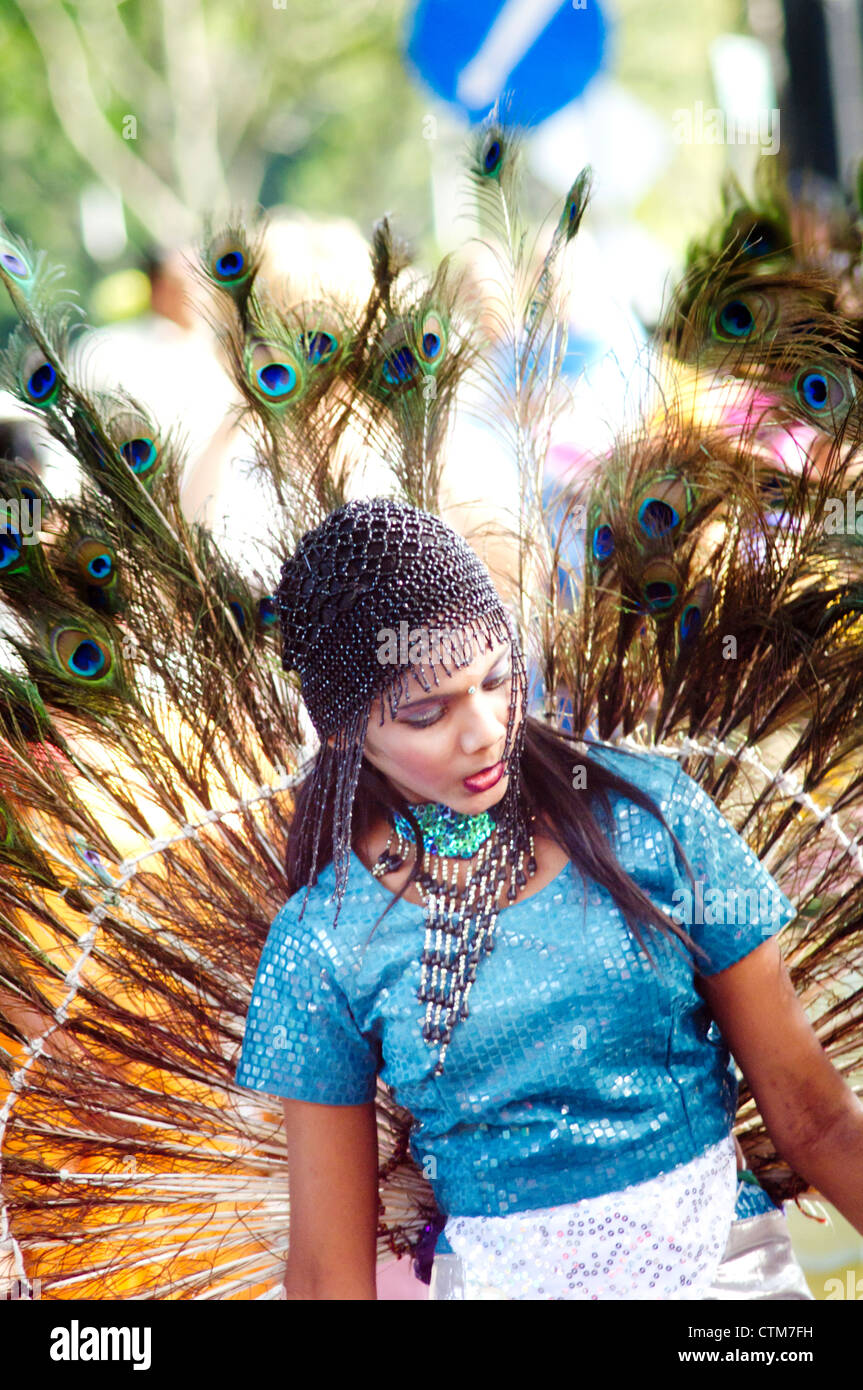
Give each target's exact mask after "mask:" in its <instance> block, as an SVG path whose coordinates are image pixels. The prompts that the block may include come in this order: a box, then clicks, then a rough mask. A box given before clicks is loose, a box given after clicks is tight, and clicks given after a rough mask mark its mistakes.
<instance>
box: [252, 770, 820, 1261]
mask: <svg viewBox="0 0 863 1390" xmlns="http://www.w3.org/2000/svg"><path fill="white" fill-rule="evenodd" d="M590 757H595V758H598V759H600V760H601V761H602V762H604V764H605V765H606V766H608V767H610V768H611V769H612V770H613V771H616V772H618V773H620V774H621V775H622V776H623V777H625V778H627V780H628V781H630V782H633V783H634V784H636V785H637V786H639V787H640V788H641V789H642V790H643V791H645V792H647V793H648V794H649V795H651V796H652V797H653V798H654V800H655V801H656V802H657V804H658V805H659V806H660V809H661V810H662V812H663V814H664V816H665V818H666V820H667V821H668V823H669V824H670V826H671V828H672V829H673V830H674V832H675V834H676V835H677V837H678V839H679V840H680V842H681V844H682V846H683V849H684V851H685V853H686V855H687V858H688V860H689V863H690V866H691V869H692V873H693V876H694V878H695V893H694V894H693V893H691V891H689V890H690V887H691V886H690V884H689V881H688V880H687V878H686V876H685V871H684V870H683V869H682V867H681V866H680V864H679V861H678V860H677V858H676V856H675V854H674V849H673V845H672V843H671V840H670V838H669V836H668V834H667V832H666V831H665V830H664V828H663V827H662V826H661V825H660V823H659V822H658V821H657V820H656V818H655V817H653V816H651V815H650V814H649V813H648V812H646V811H643V810H642V809H641V808H640V807H638V806H636V805H635V804H634V803H633V802H632V801H630V800H629V799H628V798H626V797H622V796H618V795H616V794H614V793H611V794H610V800H611V804H612V809H613V812H614V820H615V841H614V848H615V851H616V854H617V857H618V859H619V860H620V862H621V863H622V865H623V867H624V868H625V869H626V870H627V872H628V873H630V874H631V875H632V877H633V878H634V879H635V880H636V882H637V883H638V884H639V885H640V886H641V887H642V888H643V889H644V890H645V891H646V892H647V893H648V894H649V895H650V896H651V898H652V899H653V901H654V902H656V903H657V904H658V906H659V907H660V908H662V909H664V910H665V911H666V912H669V913H670V912H672V911H674V910H676V912H677V918H678V920H682V922H683V925H684V926H685V927H686V930H687V931H688V932H689V934H690V936H691V937H692V938H693V939H694V940H695V941H696V943H697V944H698V945H699V946H700V947H702V949H703V950H704V951H706V952H707V957H706V958H704V959H703V960H702V963H701V965H700V970H701V973H702V974H705V975H709V974H714V973H718V972H719V971H721V970H725V969H727V967H729V966H731V965H733V964H734V963H735V962H736V961H738V960H740V959H741V958H742V957H743V956H745V955H747V954H748V953H749V952H750V951H752V950H754V949H755V948H756V947H757V946H759V945H761V944H762V942H764V941H765V940H766V939H767V938H768V937H769V936H772V935H773V934H774V933H775V932H777V931H778V930H779V928H780V927H781V926H783V925H785V923H786V922H787V921H789V920H791V918H792V917H793V916H794V915H795V909H794V908H793V906H792V905H791V903H790V902H789V901H788V899H787V898H786V897H785V896H784V895H783V894H781V893H780V891H779V889H778V887H777V885H776V883H775V881H774V880H773V878H772V877H771V876H770V875H769V874H768V873H767V871H766V870H765V869H764V868H763V867H762V865H761V864H760V863H759V861H758V859H757V858H756V857H755V855H754V854H753V853H752V851H751V850H750V849H749V848H748V846H747V845H746V843H745V842H744V840H743V839H742V838H741V837H740V836H739V835H738V834H737V833H736V832H735V831H734V830H733V829H732V828H731V826H730V825H729V824H728V823H727V821H726V820H725V819H724V817H723V816H722V815H721V814H720V812H719V811H718V810H717V808H716V807H715V805H714V804H713V802H712V801H711V800H710V798H709V797H708V796H707V795H706V794H705V793H704V792H703V791H702V790H701V789H700V788H699V787H698V785H697V784H696V783H695V782H694V781H693V780H692V778H690V777H689V776H688V775H687V774H686V773H685V772H684V771H683V769H682V768H680V767H679V766H678V765H677V763H676V762H675V761H674V760H673V759H668V758H665V757H662V756H660V755H658V754H654V753H643V752H638V753H632V754H631V753H628V752H626V751H624V750H622V749H617V748H610V747H606V746H604V745H599V744H591V745H590ZM334 886H335V877H334V872H333V866H332V864H330V865H328V866H327V868H326V869H325V870H324V871H323V872H322V873H321V874H320V875H319V878H318V882H317V884H316V885H315V887H314V888H313V889H312V891H311V893H310V895H309V899H308V903H307V906H306V911H305V915H304V917H303V920H302V922H298V920H297V919H298V913H299V908H300V905H301V903H302V899H303V893H302V892H300V893H298V894H296V895H295V896H294V897H292V898H291V899H290V900H289V901H288V902H287V904H286V905H285V906H284V907H283V908H282V910H281V912H280V913H279V914H278V916H277V917H276V919H275V921H274V922H273V925H272V928H271V930H270V933H269V936H268V938H267V942H266V945H265V947H264V950H263V953H262V955H261V960H260V965H259V968H258V973H257V978H256V981H255V986H254V990H253V994H252V1002H251V1006H250V1008H249V1013H248V1018H247V1022H246V1033H245V1039H244V1044H243V1050H242V1056H241V1059H240V1063H239V1068H238V1071H237V1081H238V1082H239V1083H240V1084H241V1085H243V1086H246V1087H249V1088H251V1089H252V1090H256V1091H262V1092H264V1093H266V1094H268V1095H278V1096H285V1097H291V1098H295V1099H298V1100H305V1101H317V1102H320V1103H323V1104H327V1105H357V1104H360V1103H362V1102H366V1101H370V1100H372V1099H373V1098H374V1095H375V1089H376V1076H377V1074H378V1073H379V1074H380V1076H381V1077H382V1079H383V1080H384V1081H385V1082H386V1083H387V1084H388V1085H389V1086H390V1087H391V1088H392V1090H393V1092H394V1095H395V1098H396V1100H397V1101H398V1103H399V1104H400V1105H402V1106H404V1107H405V1108H406V1109H407V1110H409V1111H410V1113H411V1114H412V1115H413V1116H414V1118H415V1121H416V1123H415V1126H414V1131H413V1133H412V1137H411V1148H412V1151H413V1155H414V1158H415V1159H416V1161H417V1163H418V1164H419V1166H420V1168H421V1169H422V1171H423V1172H424V1174H425V1175H426V1177H427V1178H428V1179H429V1181H430V1183H431V1185H432V1188H433V1190H434V1193H435V1198H436V1201H437V1203H438V1206H439V1207H440V1210H441V1211H442V1212H443V1213H445V1214H447V1215H460V1216H482V1215H504V1214H507V1213H510V1212H516V1211H526V1210H531V1209H534V1208H540V1207H548V1206H556V1205H561V1204H564V1203H569V1202H575V1201H578V1200H580V1199H581V1198H584V1197H592V1196H598V1195H600V1194H603V1193H607V1192H612V1191H616V1190H619V1189H621V1188H623V1187H626V1186H629V1185H631V1184H634V1183H638V1182H643V1181H646V1180H647V1179H649V1178H651V1177H655V1176H657V1175H658V1174H659V1173H662V1172H666V1171H668V1170H669V1169H670V1168H672V1167H675V1166H677V1165H679V1164H681V1163H686V1162H688V1161H689V1160H690V1159H692V1158H694V1157H696V1156H697V1155H698V1154H701V1153H703V1152H704V1150H705V1149H706V1148H708V1147H709V1146H710V1145H712V1144H715V1143H716V1142H717V1141H718V1140H720V1139H721V1138H723V1137H724V1136H725V1135H727V1134H728V1132H729V1130H730V1128H731V1125H732V1123H733V1119H734V1113H735V1109H736V1102H737V1081H736V1077H735V1071H734V1066H733V1063H732V1062H731V1059H730V1057H729V1053H728V1049H727V1047H726V1045H725V1043H724V1041H723V1039H722V1037H721V1035H720V1034H719V1032H718V1029H717V1027H716V1025H715V1024H711V1020H710V1017H709V1014H708V1011H707V1008H706V1006H705V1005H704V1003H703V1002H702V1000H701V998H700V996H699V994H698V993H697V991H696V989H695V985H694V980H693V969H692V965H691V963H690V962H689V960H688V959H687V957H686V956H685V955H683V954H682V953H681V952H680V951H679V949H675V947H674V945H673V944H672V943H670V942H668V941H666V940H665V939H662V938H658V936H657V935H653V936H648V937H647V940H648V942H649V943H650V949H651V953H652V954H653V956H654V959H655V961H656V965H657V967H658V968H657V969H653V968H651V965H650V963H649V962H648V960H647V959H646V957H645V955H644V953H643V952H642V951H641V950H640V949H639V948H638V947H637V944H636V943H635V941H634V939H633V937H632V934H631V932H630V931H629V929H628V928H627V926H626V923H625V922H624V920H623V918H622V916H621V914H620V912H619V910H618V909H617V907H616V905H615V903H614V901H613V899H612V898H611V896H610V894H609V893H608V892H607V890H605V889H604V888H602V887H600V886H599V885H598V884H596V883H595V882H594V881H592V880H591V881H589V882H588V884H587V886H586V887H585V886H584V885H583V883H582V880H581V877H580V875H579V874H578V872H577V870H576V869H575V868H574V866H573V865H572V864H568V865H566V866H565V868H564V869H563V870H562V871H561V873H559V874H558V876H557V877H556V878H555V879H554V880H553V881H552V882H550V883H548V884H547V885H546V886H545V887H544V888H543V889H541V890H540V891H539V892H538V893H535V894H533V895H532V896H531V897H528V898H526V899H524V900H522V901H521V902H516V903H514V904H512V905H511V906H508V907H506V908H504V909H503V910H502V911H501V912H500V914H499V917H498V923H497V931H496V942H495V948H494V950H493V951H492V953H491V955H489V956H487V957H485V958H484V959H483V960H482V961H481V963H480V966H479V970H478V972H477V978H476V982H475V983H474V986H473V988H472V991H471V995H470V1015H469V1017H468V1018H467V1020H465V1021H464V1022H462V1023H459V1025H458V1026H457V1028H456V1029H455V1031H454V1033H453V1038H452V1042H451V1044H450V1048H449V1052H448V1055H447V1060H446V1066H445V1069H444V1072H443V1075H442V1076H440V1077H433V1076H432V1071H433V1068H434V1064H435V1060H436V1058H437V1055H438V1054H437V1050H436V1049H435V1048H433V1047H432V1046H430V1045H429V1044H427V1043H425V1042H424V1041H423V1039H422V1037H421V1031H420V1030H421V1026H422V1020H423V1014H424V1005H422V1004H421V1003H420V1002H419V1000H418V999H417V989H418V986H419V978H420V965H419V957H420V951H421V949H422V942H423V935H424V914H423V909H422V908H421V907H420V906H419V905H417V904H415V903H410V902H405V901H404V900H402V901H400V902H398V903H397V904H396V905H395V906H394V907H393V908H392V910H391V911H390V912H389V913H388V914H387V916H386V917H384V918H383V920H382V921H381V922H380V923H379V925H378V926H377V927H374V923H375V921H376V920H377V918H378V916H379V915H380V913H381V911H382V910H383V908H384V907H385V906H386V904H387V902H388V901H389V900H391V898H392V894H391V893H390V892H389V891H388V890H387V889H386V888H384V887H383V885H382V884H380V883H378V881H377V880H376V879H374V878H372V876H371V874H370V873H369V872H368V870H367V869H366V868H365V867H364V865H363V864H362V863H361V861H360V860H359V859H358V858H357V857H356V855H352V857H351V864H350V873H349V878H348V884H347V889H346V894H345V898H344V902H343V906H342V911H341V915H340V917H339V921H338V925H337V926H336V927H335V929H334V928H333V925H332V921H333V913H334V905H333V902H332V893H333V890H334ZM684 893H686V895H685V896H684ZM373 927H374V930H373ZM437 1248H438V1250H439V1251H440V1250H441V1249H446V1248H448V1247H447V1246H446V1244H445V1243H442V1238H441V1239H439V1241H438V1247H437Z"/></svg>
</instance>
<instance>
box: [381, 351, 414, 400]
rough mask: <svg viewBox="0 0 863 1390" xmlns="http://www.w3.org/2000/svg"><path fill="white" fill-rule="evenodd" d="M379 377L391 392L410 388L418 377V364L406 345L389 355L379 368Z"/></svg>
mask: <svg viewBox="0 0 863 1390" xmlns="http://www.w3.org/2000/svg"><path fill="white" fill-rule="evenodd" d="M381 375H382V376H383V379H384V381H385V383H386V384H387V385H388V386H389V387H391V388H392V389H393V390H398V389H399V388H400V387H405V386H410V384H411V382H413V381H415V380H416V378H417V376H418V375H419V364H418V362H417V359H416V357H415V356H414V354H413V352H412V351H411V349H410V348H409V347H408V345H407V343H403V344H402V346H401V347H398V348H396V349H395V351H394V352H391V353H389V354H388V355H387V356H386V357H385V358H384V362H383V366H382V367H381Z"/></svg>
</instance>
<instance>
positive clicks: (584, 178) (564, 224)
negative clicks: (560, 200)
mask: <svg viewBox="0 0 863 1390" xmlns="http://www.w3.org/2000/svg"><path fill="white" fill-rule="evenodd" d="M591 178H592V171H591V169H590V166H586V167H585V168H584V169H582V171H581V173H580V174H579V176H578V178H577V179H576V180H575V183H574V184H573V185H572V188H571V189H570V190H569V192H568V193H567V195H566V202H565V203H564V205H563V212H562V213H561V215H560V222H559V224H558V226H559V229H560V231H561V232H563V234H564V235H565V237H566V239H567V241H569V240H570V239H571V238H572V237H574V236H575V234H576V232H577V231H578V229H579V227H580V226H581V220H582V218H583V217H584V212H585V208H586V207H587V199H588V195H589V193H590V183H591Z"/></svg>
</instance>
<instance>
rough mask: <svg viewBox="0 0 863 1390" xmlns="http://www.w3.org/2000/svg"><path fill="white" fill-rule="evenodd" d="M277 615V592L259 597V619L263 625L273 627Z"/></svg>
mask: <svg viewBox="0 0 863 1390" xmlns="http://www.w3.org/2000/svg"><path fill="white" fill-rule="evenodd" d="M277 617H278V614H277V613H276V598H275V594H265V595H264V597H263V598H259V599H258V621H259V622H260V623H261V625H262V626H263V627H272V626H273V624H274V623H275V621H276V618H277Z"/></svg>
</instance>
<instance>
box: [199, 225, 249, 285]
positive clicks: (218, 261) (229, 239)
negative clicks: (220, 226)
mask: <svg viewBox="0 0 863 1390" xmlns="http://www.w3.org/2000/svg"><path fill="white" fill-rule="evenodd" d="M206 263H207V270H208V271H209V274H210V277H211V278H212V279H213V280H214V281H215V282H216V284H217V285H219V286H221V288H222V289H227V290H230V289H233V288H234V287H235V286H237V285H242V284H244V283H245V282H246V280H248V278H249V275H250V273H251V268H252V261H251V256H250V255H249V248H248V246H247V245H246V243H245V242H244V241H243V239H242V238H241V237H239V236H237V235H236V234H235V233H231V232H226V233H224V234H223V235H222V236H219V237H216V239H215V241H213V242H212V243H211V245H210V247H209V248H208V251H207V262H206Z"/></svg>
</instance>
